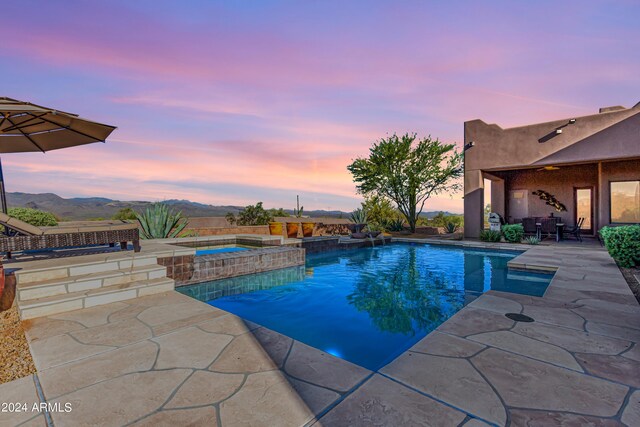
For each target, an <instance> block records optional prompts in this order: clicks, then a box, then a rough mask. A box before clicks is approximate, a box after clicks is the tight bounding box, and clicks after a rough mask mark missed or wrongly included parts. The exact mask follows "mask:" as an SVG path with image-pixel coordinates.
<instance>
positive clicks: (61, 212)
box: [7, 193, 456, 221]
mask: <svg viewBox="0 0 640 427" xmlns="http://www.w3.org/2000/svg"><path fill="white" fill-rule="evenodd" d="M150 203H151V202H148V201H142V200H140V201H120V200H112V199H107V198H105V197H73V198H69V199H65V198H63V197H60V196H58V195H57V194H54V193H40V194H32V193H7V204H8V205H9V207H26V208H33V209H39V210H43V211H47V212H51V213H53V214H54V215H56V216H57V217H58V218H60V219H61V220H67V221H78V220H90V219H108V218H111V217H113V216H114V215H115V214H116V213H117V212H118V211H119V210H120V209H124V208H131V209H133V210H135V211H138V212H140V211H142V210H143V209H145V208H146V207H147V206H148V205H149V204H150ZM163 203H166V204H169V205H171V206H172V207H173V208H174V209H175V210H177V211H182V214H183V215H184V216H186V217H187V218H189V217H204V216H219V217H220V216H225V215H226V214H227V213H228V212H231V213H234V214H237V213H238V212H239V211H240V210H242V209H243V206H232V205H219V206H214V205H207V204H203V203H198V202H192V201H190V200H177V199H171V200H164V201H163ZM285 212H287V213H289V214H293V210H292V209H285ZM438 212H439V211H432V212H423V213H422V216H425V217H428V218H431V217H433V216H435V215H436V214H438ZM304 213H305V215H309V216H310V217H314V218H316V217H332V218H340V217H342V218H349V215H350V214H351V213H350V212H343V211H339V210H334V211H327V210H313V211H306V210H305V212H304ZM445 215H456V214H453V213H450V212H445Z"/></svg>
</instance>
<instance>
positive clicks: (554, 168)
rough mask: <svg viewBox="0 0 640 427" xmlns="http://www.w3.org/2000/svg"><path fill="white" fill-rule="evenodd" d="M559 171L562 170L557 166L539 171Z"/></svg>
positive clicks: (545, 167)
mask: <svg viewBox="0 0 640 427" xmlns="http://www.w3.org/2000/svg"><path fill="white" fill-rule="evenodd" d="M558 169H560V168H559V167H557V166H543V167H541V168H540V169H538V171H557V170H558Z"/></svg>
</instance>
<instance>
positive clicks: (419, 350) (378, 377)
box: [0, 246, 640, 427]
mask: <svg viewBox="0 0 640 427" xmlns="http://www.w3.org/2000/svg"><path fill="white" fill-rule="evenodd" d="M512 266H513V267H514V268H533V269H547V270H551V269H554V270H555V269H557V272H556V276H555V278H554V280H553V281H552V283H551V285H550V287H549V289H548V290H547V292H546V294H545V296H544V297H543V298H536V297H530V296H523V295H517V294H508V293H501V292H495V291H490V292H488V293H486V294H484V295H483V296H481V297H480V298H478V299H476V300H475V301H474V302H473V303H471V304H470V305H469V306H467V307H465V308H464V309H463V310H461V311H460V312H459V313H457V314H456V315H455V316H453V317H452V318H451V319H449V320H448V321H447V322H445V323H444V324H442V325H441V326H440V327H439V328H438V329H437V330H436V331H434V332H433V333H431V334H429V335H428V336H427V337H425V338H424V339H422V340H421V341H420V342H418V343H417V344H415V345H414V346H413V347H412V348H411V349H409V350H408V351H407V352H405V353H404V354H402V355H401V356H400V357H398V358H397V359H396V360H394V361H393V362H391V363H390V364H388V365H387V366H385V367H383V368H382V369H380V370H379V372H371V371H368V370H366V369H364V368H361V367H358V366H356V365H353V364H351V363H349V362H346V361H344V360H341V359H337V358H335V357H333V356H330V355H328V354H326V353H323V352H321V351H319V350H317V349H314V348H311V347H309V346H307V345H305V344H302V343H300V342H297V341H294V340H292V339H291V338H288V337H285V336H283V335H280V334H278V333H275V332H273V331H270V330H268V329H265V328H262V327H260V326H258V325H255V324H252V323H250V322H245V321H242V320H241V319H239V318H237V317H236V316H233V315H231V314H228V313H226V312H224V311H221V310H218V309H216V308H214V307H211V306H208V305H207V304H203V303H201V302H198V301H196V300H192V299H190V298H188V297H186V296H183V295H180V294H178V293H176V292H169V293H166V294H161V295H154V296H149V297H144V298H138V299H136V300H131V301H127V302H119V303H114V304H109V305H106V306H101V307H95V308H91V309H86V310H80V311H76V312H71V313H65V314H61V315H57V316H51V317H48V318H41V319H35V320H33V321H30V322H28V323H27V325H26V326H27V335H28V338H29V340H30V344H31V349H32V353H33V356H34V360H35V363H36V366H37V368H38V373H37V375H36V376H33V377H28V378H24V379H22V380H18V381H15V382H12V383H8V384H4V385H2V386H0V394H2V395H3V396H5V395H11V396H12V397H14V396H15V397H16V399H22V400H29V399H30V400H34V401H35V400H38V399H39V397H38V393H37V391H36V390H37V389H36V381H39V383H40V384H41V390H42V396H43V397H44V398H45V399H46V401H47V402H49V403H56V402H59V403H66V402H70V403H71V404H72V406H73V411H72V412H71V413H55V412H54V413H52V414H51V415H52V420H53V423H54V424H55V425H79V424H82V425H92V424H94V425H95V424H98V425H149V426H151V425H153V426H156V425H185V424H190V425H223V426H233V425H260V426H264V425H269V426H289V425H291V426H302V425H315V426H370V425H376V426H402V425H434V426H448V425H452V426H458V425H460V426H462V425H464V426H467V427H474V426H486V425H513V426H520V425H530V426H537V425H540V426H548V425H576V426H577V425H593V426H618V425H627V426H635V425H640V390H639V388H640V345H639V344H638V342H640V307H639V306H638V304H637V303H636V301H635V299H634V298H633V296H632V295H631V293H630V291H629V290H628V288H627V285H626V282H625V281H624V279H623V278H622V276H621V275H620V272H619V270H618V269H617V267H616V266H615V264H613V262H612V260H611V259H610V258H609V256H608V255H607V254H606V252H604V251H602V250H600V249H598V248H588V249H583V250H579V251H578V250H575V249H572V248H567V247H562V246H557V247H536V248H533V249H531V250H529V251H528V252H526V253H524V254H522V255H520V256H519V257H517V258H516V259H514V260H513V261H512ZM507 312H514V313H523V314H526V315H528V316H531V317H533V318H534V319H535V322H533V323H522V322H514V321H512V320H510V319H508V318H506V317H505V316H504V314H505V313H507ZM21 422H28V425H45V420H44V417H43V416H42V414H38V413H29V414H12V415H11V418H6V417H4V414H2V415H0V425H17V424H19V423H21Z"/></svg>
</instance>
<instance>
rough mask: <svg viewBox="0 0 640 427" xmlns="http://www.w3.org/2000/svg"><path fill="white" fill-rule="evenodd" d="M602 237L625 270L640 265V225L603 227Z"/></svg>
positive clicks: (608, 249) (613, 256) (614, 257)
mask: <svg viewBox="0 0 640 427" xmlns="http://www.w3.org/2000/svg"><path fill="white" fill-rule="evenodd" d="M600 236H601V237H602V240H604V246H605V248H607V251H609V254H610V255H611V257H612V258H613V259H615V260H616V262H617V263H618V265H620V266H621V267H625V268H631V267H633V266H636V265H640V225H625V226H620V227H603V228H602V229H601V230H600Z"/></svg>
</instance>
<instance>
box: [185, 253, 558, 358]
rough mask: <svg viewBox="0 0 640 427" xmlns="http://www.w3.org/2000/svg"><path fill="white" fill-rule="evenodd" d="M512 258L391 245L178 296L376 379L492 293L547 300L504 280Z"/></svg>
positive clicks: (542, 286)
mask: <svg viewBox="0 0 640 427" xmlns="http://www.w3.org/2000/svg"><path fill="white" fill-rule="evenodd" d="M515 256H517V253H508V252H496V251H480V250H472V249H462V248H456V247H444V246H429V245H412V244H392V245H388V246H384V247H375V248H367V249H356V250H348V251H335V252H328V253H324V254H317V255H309V256H308V257H307V262H306V266H305V267H294V268H288V269H284V270H276V271H272V272H267V273H260V274H256V275H251V276H242V277H236V278H232V279H225V280H219V281H215V282H209V283H204V284H199V285H193V286H189V287H186V288H178V290H179V291H180V292H183V293H185V294H187V295H190V296H193V297H194V298H197V299H200V300H202V301H206V302H208V303H209V304H211V305H213V306H216V307H219V308H221V309H223V310H226V311H229V312H231V313H234V314H236V315H238V316H240V317H242V318H244V319H247V320H250V321H252V322H255V323H258V324H260V325H263V326H265V327H267V328H269V329H273V330H275V331H277V332H280V333H282V334H284V335H287V336H289V337H292V338H294V339H296V340H299V341H302V342H304V343H306V344H308V345H311V346H313V347H316V348H319V349H321V350H324V351H326V352H328V353H330V354H333V355H335V356H338V357H341V358H344V359H346V360H349V361H351V362H353V363H356V364H358V365H361V366H364V367H366V368H369V369H372V370H377V369H379V368H380V367H382V366H384V365H385V364H387V363H388V362H390V361H391V360H393V359H394V358H395V357H397V356H398V355H399V354H401V353H402V352H403V351H405V350H406V349H408V348H409V347H411V346H412V345H413V344H414V343H416V342H417V341H418V340H420V339H421V338H422V337H424V336H425V335H426V334H428V333H429V332H431V331H432V330H433V329H435V328H437V327H438V326H439V325H440V324H442V323H443V322H444V321H445V320H446V319H448V318H449V317H451V316H452V315H453V314H455V313H456V312H457V311H459V310H460V309H461V308H462V307H463V306H464V305H466V304H468V303H470V302H471V301H473V300H474V299H476V298H477V297H478V296H479V295H481V294H482V293H483V292H486V291H488V290H489V289H494V290H499V291H505V292H517V293H523V294H529V295H535V296H541V295H542V294H543V293H544V291H545V290H546V287H547V286H548V284H549V282H550V280H551V277H552V276H551V275H541V274H531V273H523V272H516V271H508V270H507V262H508V261H509V260H510V259H512V258H514V257H515Z"/></svg>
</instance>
